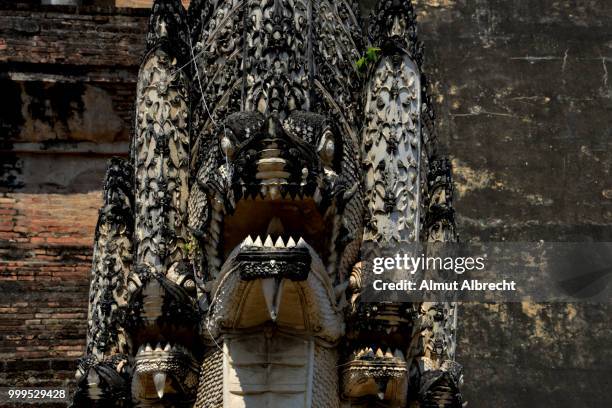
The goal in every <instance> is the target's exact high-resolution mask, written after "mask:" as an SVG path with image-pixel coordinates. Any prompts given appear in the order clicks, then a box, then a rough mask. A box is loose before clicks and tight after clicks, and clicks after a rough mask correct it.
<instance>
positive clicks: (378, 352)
mask: <svg viewBox="0 0 612 408" xmlns="http://www.w3.org/2000/svg"><path fill="white" fill-rule="evenodd" d="M384 356H385V354H384V353H383V351H382V349H381V348H380V347H379V348H378V350H376V357H379V358H382V357H384Z"/></svg>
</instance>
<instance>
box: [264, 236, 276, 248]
mask: <svg viewBox="0 0 612 408" xmlns="http://www.w3.org/2000/svg"><path fill="white" fill-rule="evenodd" d="M264 246H265V247H273V246H274V242H273V241H272V237H271V236H269V235H268V237H267V238H266V242H264Z"/></svg>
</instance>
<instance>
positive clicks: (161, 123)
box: [134, 48, 189, 273]
mask: <svg viewBox="0 0 612 408" xmlns="http://www.w3.org/2000/svg"><path fill="white" fill-rule="evenodd" d="M176 68H177V67H176V60H174V61H173V60H171V57H170V56H169V55H168V54H167V53H166V52H164V51H163V50H162V49H160V48H158V49H156V50H154V51H153V52H152V53H151V54H150V55H149V57H148V59H147V60H146V62H145V63H144V65H143V67H142V69H141V72H140V76H139V78H140V81H139V89H138V102H137V107H136V118H137V119H136V120H137V123H136V128H137V130H138V134H137V135H136V137H135V138H134V149H135V168H136V192H137V198H136V203H137V204H136V242H137V244H138V251H137V256H136V259H137V262H138V264H144V265H147V266H149V267H150V268H151V270H152V271H155V272H157V273H165V272H166V270H167V268H168V267H169V266H170V265H171V264H172V263H174V262H178V261H180V260H181V259H183V258H184V257H185V256H186V254H185V253H184V249H183V247H184V245H185V243H186V242H187V238H188V235H187V231H186V228H185V225H184V224H185V223H184V218H185V216H186V214H187V198H188V195H189V180H188V175H189V167H188V164H189V160H188V158H189V134H188V117H189V116H188V115H189V113H188V112H189V108H188V104H187V89H186V85H185V78H184V77H183V74H182V73H179V74H177V75H172V73H173V72H174V71H175V70H176Z"/></svg>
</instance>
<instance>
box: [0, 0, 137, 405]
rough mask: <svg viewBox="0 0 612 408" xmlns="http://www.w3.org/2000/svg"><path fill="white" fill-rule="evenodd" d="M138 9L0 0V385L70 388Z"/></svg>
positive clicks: (128, 103)
mask: <svg viewBox="0 0 612 408" xmlns="http://www.w3.org/2000/svg"><path fill="white" fill-rule="evenodd" d="M147 14H148V11H147V10H132V9H121V10H118V9H115V8H111V7H80V8H78V9H77V8H74V7H61V6H59V7H56V6H40V5H26V4H23V3H22V4H15V3H13V2H2V1H0V89H1V92H2V98H1V99H0V387H3V386H26V385H29V386H33V385H41V386H42V385H44V386H58V385H63V386H67V385H70V384H71V383H72V381H73V378H74V372H75V368H76V360H77V359H78V358H79V357H80V356H82V355H83V351H84V347H85V333H86V327H87V298H88V296H87V293H88V289H89V273H90V263H91V250H92V243H93V234H94V228H95V224H96V218H97V212H98V208H99V207H100V205H101V191H100V190H101V186H102V182H103V176H104V172H105V167H106V161H107V160H108V159H109V158H110V157H111V156H112V155H117V154H119V155H125V154H126V153H127V142H128V140H129V133H130V123H131V120H132V106H133V101H134V97H135V81H136V73H137V70H138V63H139V61H140V58H141V54H142V47H143V43H144V32H145V28H146V22H147ZM0 405H1V404H0Z"/></svg>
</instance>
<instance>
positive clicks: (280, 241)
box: [274, 237, 285, 248]
mask: <svg viewBox="0 0 612 408" xmlns="http://www.w3.org/2000/svg"><path fill="white" fill-rule="evenodd" d="M274 247H276V248H284V247H285V243H284V242H283V239H282V238H281V237H278V239H277V240H276V243H275V244H274Z"/></svg>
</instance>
